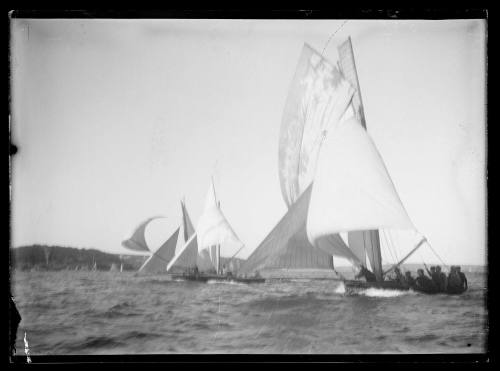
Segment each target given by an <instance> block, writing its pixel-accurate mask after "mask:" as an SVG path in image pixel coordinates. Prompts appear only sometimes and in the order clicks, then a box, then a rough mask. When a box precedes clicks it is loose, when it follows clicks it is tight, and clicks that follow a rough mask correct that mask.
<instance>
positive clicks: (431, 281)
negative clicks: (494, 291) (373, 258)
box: [356, 265, 468, 294]
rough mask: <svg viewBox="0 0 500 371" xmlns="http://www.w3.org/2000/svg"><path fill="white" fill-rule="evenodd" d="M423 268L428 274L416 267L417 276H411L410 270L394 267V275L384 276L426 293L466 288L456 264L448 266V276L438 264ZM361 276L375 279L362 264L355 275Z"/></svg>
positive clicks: (462, 274)
mask: <svg viewBox="0 0 500 371" xmlns="http://www.w3.org/2000/svg"><path fill="white" fill-rule="evenodd" d="M425 269H426V271H427V273H428V274H429V276H426V275H425V272H424V270H423V269H418V270H417V277H416V278H413V277H412V275H411V272H410V271H407V272H405V274H404V275H403V274H402V273H401V270H400V269H399V268H397V267H396V268H395V269H394V275H393V276H390V277H386V280H387V281H393V282H398V283H400V284H401V285H402V286H405V287H409V288H411V289H414V290H417V291H424V292H427V293H448V294H460V293H462V292H464V291H465V290H467V288H468V284H467V278H466V277H465V274H464V273H463V272H461V271H460V267H459V266H457V265H454V266H451V267H450V272H449V273H448V276H447V275H446V274H445V273H444V272H442V271H441V267H440V266H439V265H438V266H435V267H434V266H432V267H431V268H430V270H429V269H427V266H425ZM361 277H364V278H365V279H366V281H367V282H376V281H377V278H376V277H375V274H373V273H372V272H371V271H369V270H368V269H367V268H366V267H364V266H361V268H360V272H359V273H358V274H357V275H356V278H361Z"/></svg>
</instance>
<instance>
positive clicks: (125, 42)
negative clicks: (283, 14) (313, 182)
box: [11, 19, 487, 264]
mask: <svg viewBox="0 0 500 371" xmlns="http://www.w3.org/2000/svg"><path fill="white" fill-rule="evenodd" d="M342 24H343V26H342ZM340 26H342V27H341V28H340V29H339V27H340ZM337 30H338V31H337ZM336 31H337V32H336ZM335 32H336V33H335ZM334 33H335V34H334ZM333 34H334V35H333ZM332 35H333V36H332ZM348 36H351V39H352V43H353V49H354V54H355V58H356V66H357V70H358V77H359V82H360V87H361V95H362V99H363V104H364V111H365V116H366V122H367V130H368V132H369V134H370V136H371V137H372V139H373V141H374V142H375V144H376V146H377V148H378V150H379V152H380V154H381V155H382V158H383V159H384V161H385V164H386V167H387V169H388V171H389V174H390V175H391V178H392V180H393V183H394V184H395V187H396V189H397V191H398V193H399V196H400V198H401V200H402V203H403V204H404V206H405V208H406V210H407V212H408V214H409V216H410V218H411V220H412V222H413V224H414V225H415V226H416V227H417V228H418V230H419V231H420V232H421V233H422V234H424V235H425V236H426V237H427V239H428V240H429V242H430V243H431V245H432V247H433V249H434V250H435V252H436V253H437V254H438V255H439V257H440V258H442V259H443V260H444V261H445V262H446V263H448V264H484V263H485V259H486V256H487V247H486V245H487V241H486V222H487V217H486V194H487V193H486V192H487V190H486V173H485V166H486V162H485V151H486V119H485V114H486V96H485V87H486V79H485V76H486V75H485V73H486V72H485V71H486V70H485V67H486V54H485V38H486V25H485V23H484V21H482V20H453V21H407V20H402V21H395V20H370V21H355V20H349V21H347V22H346V23H345V24H344V20H314V21H313V20H182V19H178V20H78V19H71V20H32V19H13V20H12V22H11V140H12V142H13V143H14V144H15V145H17V146H18V149H19V151H18V153H17V155H15V157H13V158H12V162H11V186H12V188H11V207H12V217H11V237H12V238H11V239H12V246H14V247H17V246H22V245H27V244H33V243H43V244H54V245H64V246H74V247H86V248H97V249H100V250H103V251H106V252H111V253H122V254H126V253H129V251H128V250H126V249H124V248H123V247H121V244H120V243H121V241H122V240H123V239H124V238H125V237H127V236H128V235H130V234H131V232H132V230H133V229H134V227H136V226H137V225H138V224H139V223H140V222H141V221H142V220H144V219H146V218H148V217H150V216H154V215H162V216H165V219H159V220H156V221H153V222H152V223H151V224H150V226H149V227H148V229H147V236H146V239H147V241H148V242H149V243H150V246H151V248H152V249H153V250H154V249H155V248H157V247H159V246H160V245H161V243H162V242H163V241H164V240H165V239H166V238H168V237H169V236H170V234H171V233H172V232H173V231H174V229H175V228H176V227H177V226H178V225H179V223H180V221H181V219H180V218H181V209H180V199H181V198H183V197H185V200H186V206H187V209H188V211H189V213H190V216H191V219H192V220H193V222H194V223H195V225H196V222H197V220H198V218H199V216H200V215H201V212H202V209H203V205H204V199H205V195H206V193H207V190H208V187H209V182H210V178H211V176H213V177H214V182H215V187H216V190H217V195H218V197H219V199H220V200H221V208H222V210H223V212H224V214H225V215H226V217H227V219H228V220H229V222H230V224H231V225H232V227H233V229H234V230H235V232H236V233H237V234H238V236H239V237H240V239H241V240H242V241H243V242H244V243H245V248H244V249H243V250H242V251H241V253H240V255H239V256H240V257H242V258H246V257H247V256H248V255H249V254H251V252H252V251H253V250H254V249H255V248H256V247H257V246H258V244H259V243H260V242H261V241H262V240H263V239H264V237H265V236H266V235H267V234H268V233H269V232H270V230H271V229H272V228H273V227H274V225H275V224H276V223H277V222H278V221H279V219H280V218H281V217H282V216H283V215H284V213H285V212H286V206H285V202H284V200H283V198H282V195H281V190H280V185H279V177H278V140H279V129H280V124H281V117H282V114H283V109H284V105H285V100H286V97H287V94H288V89H289V87H290V84H291V81H292V78H293V75H294V72H295V68H296V66H297V63H298V59H299V56H300V53H301V51H302V47H303V45H304V43H308V44H309V45H311V46H312V47H313V48H315V49H316V50H319V51H323V50H324V52H323V53H324V55H325V56H326V58H328V59H329V60H331V61H333V62H335V61H336V60H337V58H338V55H337V46H338V45H339V44H340V43H342V42H343V41H344V40H345V39H346V38H347V37H348ZM422 259H425V261H426V262H433V261H434V262H436V255H435V254H434V253H432V252H431V251H430V249H421V251H419V253H417V254H415V255H414V256H412V258H410V260H409V262H421V261H422Z"/></svg>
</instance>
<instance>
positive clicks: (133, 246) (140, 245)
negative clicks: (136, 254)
mask: <svg viewBox="0 0 500 371" xmlns="http://www.w3.org/2000/svg"><path fill="white" fill-rule="evenodd" d="M159 218H163V217H162V216H154V217H151V218H148V219H146V220H145V221H143V222H142V223H141V224H139V226H138V227H137V228H136V229H135V230H134V232H133V233H132V236H131V237H129V238H128V239H126V240H124V241H122V246H123V247H125V248H127V249H129V250H134V251H144V252H149V251H150V250H149V247H148V244H147V242H146V236H145V234H146V227H147V226H148V225H149V223H150V222H151V221H153V220H155V219H159Z"/></svg>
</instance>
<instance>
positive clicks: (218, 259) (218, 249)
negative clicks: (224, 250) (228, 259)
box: [212, 178, 221, 274]
mask: <svg viewBox="0 0 500 371" xmlns="http://www.w3.org/2000/svg"><path fill="white" fill-rule="evenodd" d="M213 184H214V183H213V178H212V185H213ZM213 187H214V197H215V200H216V201H217V197H216V195H215V186H213ZM217 207H218V208H219V210H220V201H217ZM216 254H217V255H216V259H217V274H221V269H220V243H218V244H217V252H216Z"/></svg>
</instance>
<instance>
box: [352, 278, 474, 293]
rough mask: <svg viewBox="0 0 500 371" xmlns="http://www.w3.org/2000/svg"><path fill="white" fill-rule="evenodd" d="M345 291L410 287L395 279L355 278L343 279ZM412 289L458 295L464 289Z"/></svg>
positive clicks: (356, 291) (402, 289) (414, 289)
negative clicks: (368, 279) (369, 280)
mask: <svg viewBox="0 0 500 371" xmlns="http://www.w3.org/2000/svg"><path fill="white" fill-rule="evenodd" d="M344 286H345V292H346V294H355V293H358V292H359V291H363V290H366V289H370V288H375V289H384V290H398V291H408V290H409V289H410V287H409V286H408V285H403V284H402V283H400V282H395V281H383V282H366V281H357V280H344ZM411 289H412V290H413V291H418V292H421V293H424V294H449V295H459V294H462V293H463V292H465V291H466V290H461V291H450V292H443V291H437V290H423V289H421V288H419V287H411Z"/></svg>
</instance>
